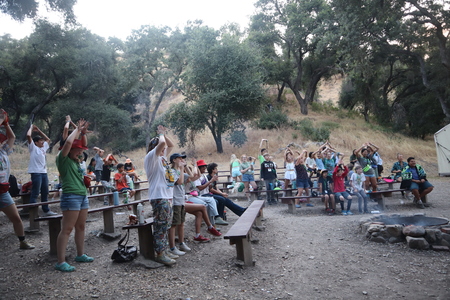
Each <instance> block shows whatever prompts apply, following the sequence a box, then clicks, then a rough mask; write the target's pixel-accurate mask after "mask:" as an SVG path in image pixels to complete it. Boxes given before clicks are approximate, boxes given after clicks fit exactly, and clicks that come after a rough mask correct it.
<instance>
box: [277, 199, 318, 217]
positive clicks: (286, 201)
mask: <svg viewBox="0 0 450 300" xmlns="http://www.w3.org/2000/svg"><path fill="white" fill-rule="evenodd" d="M279 199H280V200H281V203H283V204H287V205H288V211H289V212H290V213H294V212H295V200H296V199H299V200H300V202H306V199H322V196H286V197H280V198H279Z"/></svg>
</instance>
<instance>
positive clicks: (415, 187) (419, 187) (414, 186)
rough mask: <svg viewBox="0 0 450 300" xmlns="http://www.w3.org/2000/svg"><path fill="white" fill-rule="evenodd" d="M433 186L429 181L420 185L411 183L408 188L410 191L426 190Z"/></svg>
mask: <svg viewBox="0 0 450 300" xmlns="http://www.w3.org/2000/svg"><path fill="white" fill-rule="evenodd" d="M432 186H433V185H432V184H431V183H430V182H429V181H425V182H422V183H417V182H411V186H410V187H409V189H410V190H426V189H427V188H429V187H432Z"/></svg>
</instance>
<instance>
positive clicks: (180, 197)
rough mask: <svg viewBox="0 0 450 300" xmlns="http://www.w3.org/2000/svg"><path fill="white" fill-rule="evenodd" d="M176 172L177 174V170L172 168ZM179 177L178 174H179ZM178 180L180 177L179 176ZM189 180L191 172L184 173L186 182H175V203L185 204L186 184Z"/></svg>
mask: <svg viewBox="0 0 450 300" xmlns="http://www.w3.org/2000/svg"><path fill="white" fill-rule="evenodd" d="M172 170H173V171H174V172H175V173H176V174H177V170H174V169H172ZM177 177H178V176H177ZM177 180H178V178H177ZM188 181H189V174H186V173H184V183H182V184H177V183H176V182H175V186H174V188H173V200H172V202H173V205H178V206H181V205H184V204H185V201H184V195H185V194H186V192H185V188H184V186H185V184H186V183H187V182H188Z"/></svg>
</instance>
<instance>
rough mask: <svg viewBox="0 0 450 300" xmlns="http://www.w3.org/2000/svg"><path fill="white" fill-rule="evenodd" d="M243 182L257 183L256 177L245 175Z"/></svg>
mask: <svg viewBox="0 0 450 300" xmlns="http://www.w3.org/2000/svg"><path fill="white" fill-rule="evenodd" d="M242 181H249V182H250V181H255V176H253V174H243V175H242Z"/></svg>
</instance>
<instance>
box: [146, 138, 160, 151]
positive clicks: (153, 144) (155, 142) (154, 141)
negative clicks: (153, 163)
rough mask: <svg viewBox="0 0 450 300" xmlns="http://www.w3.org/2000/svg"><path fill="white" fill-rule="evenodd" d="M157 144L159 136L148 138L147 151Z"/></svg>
mask: <svg viewBox="0 0 450 300" xmlns="http://www.w3.org/2000/svg"><path fill="white" fill-rule="evenodd" d="M158 144H159V137H154V138H152V139H151V140H150V142H149V143H148V147H147V153H149V152H150V151H152V150H153V149H155V148H156V146H158Z"/></svg>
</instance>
